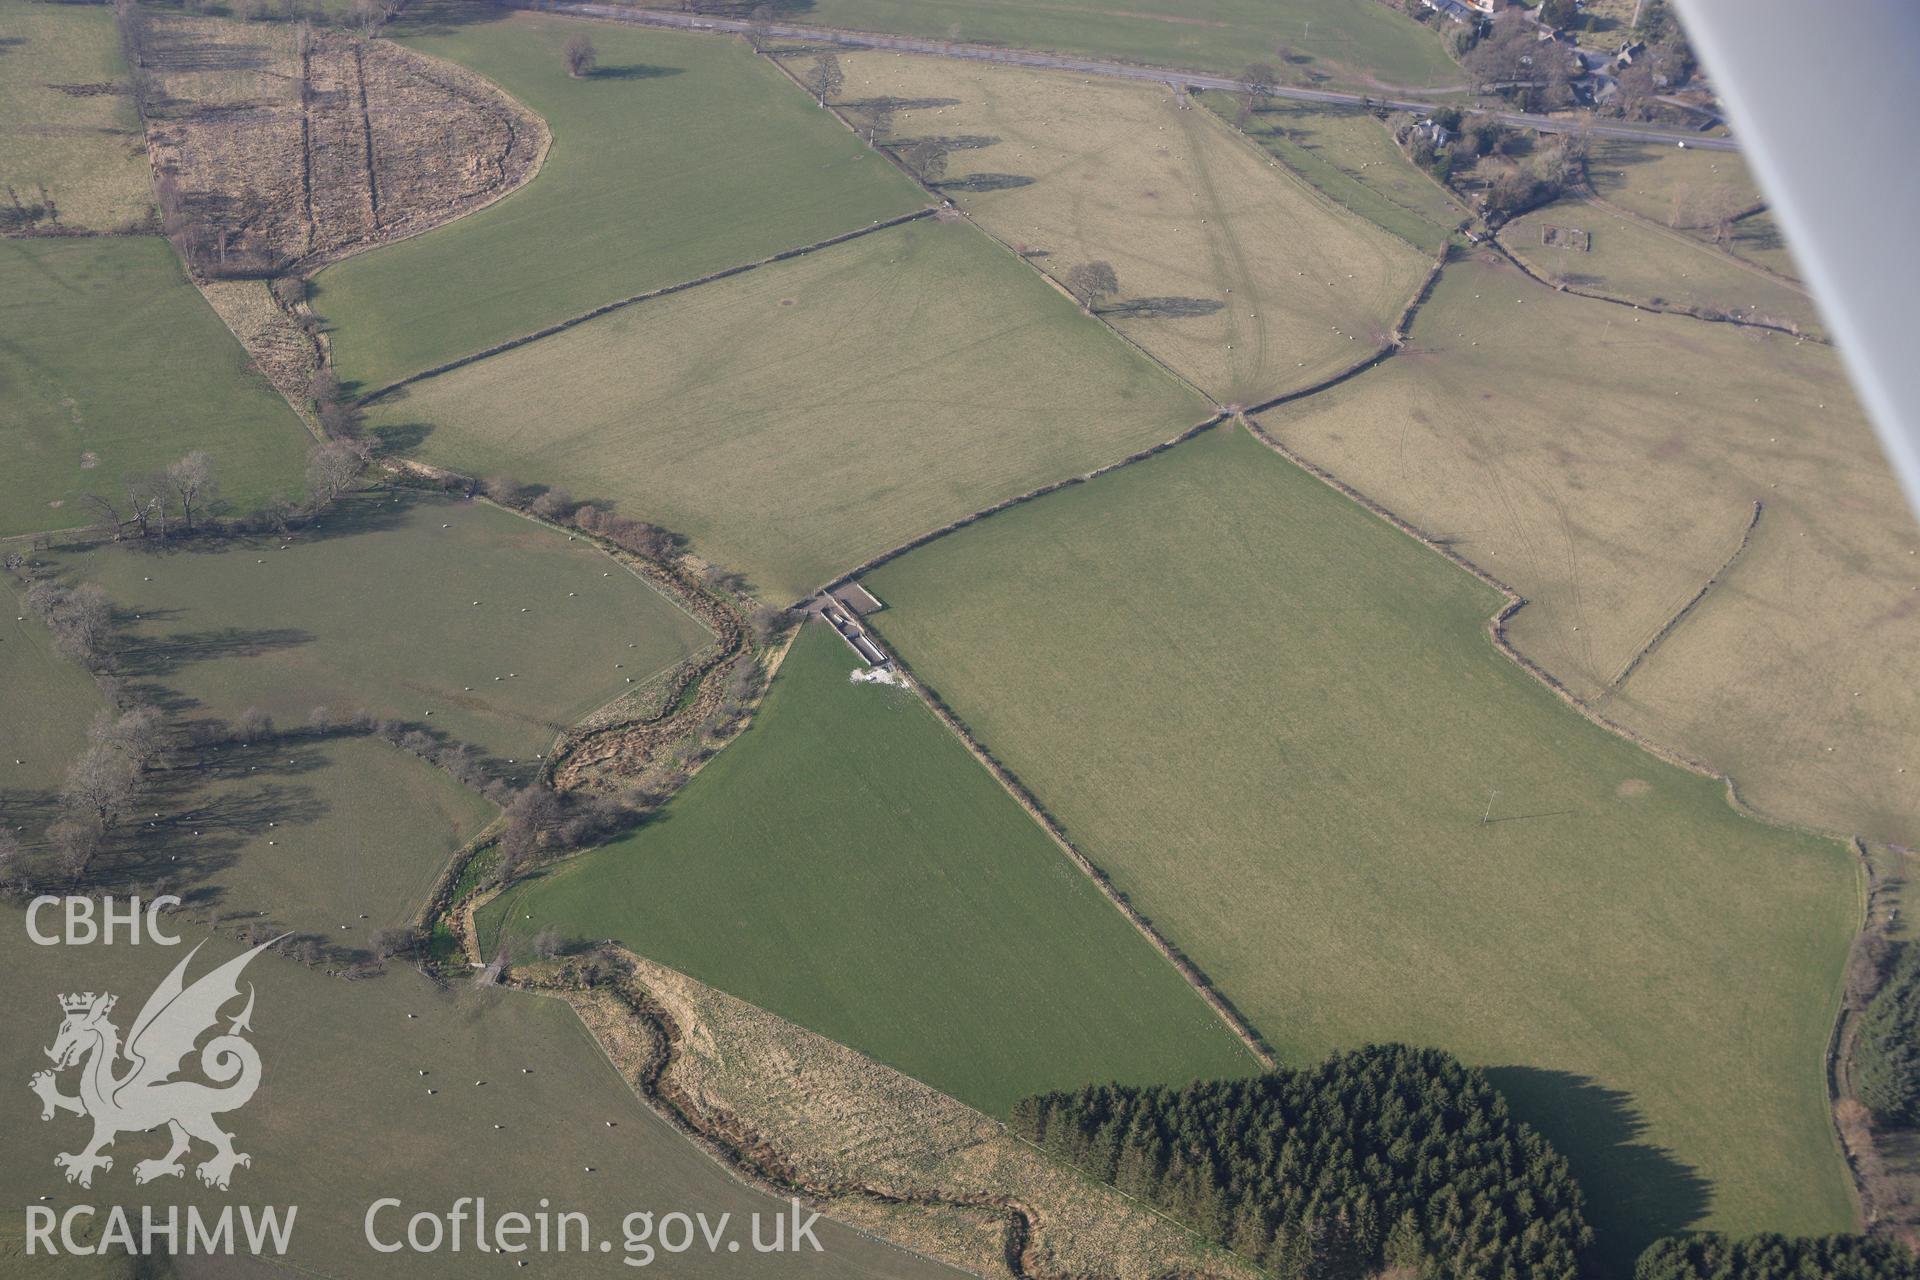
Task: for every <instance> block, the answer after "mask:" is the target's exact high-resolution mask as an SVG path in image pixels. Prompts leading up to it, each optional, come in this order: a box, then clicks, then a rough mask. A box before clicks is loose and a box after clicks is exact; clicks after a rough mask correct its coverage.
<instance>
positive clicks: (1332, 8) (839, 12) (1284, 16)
mask: <svg viewBox="0 0 1920 1280" xmlns="http://www.w3.org/2000/svg"><path fill="white" fill-rule="evenodd" d="M650 7H653V8H663V9H664V8H669V7H671V6H670V5H668V4H667V3H665V2H664V0H652V3H651V4H650ZM782 20H783V21H789V22H791V21H796V20H798V21H804V22H817V23H819V24H820V25H821V26H823V27H850V28H853V29H855V30H858V31H885V32H890V33H894V34H898V35H915V36H931V37H934V38H936V39H943V40H963V41H967V42H969V43H975V44H1004V45H1011V46H1014V47H1017V48H1025V49H1049V50H1053V51H1055V52H1059V53H1074V54H1083V55H1087V56H1090V57H1098V58H1113V59H1117V60H1121V61H1127V62H1144V63H1149V64H1152V65H1155V66H1174V67H1183V68H1190V69H1193V70H1197V71H1216V72H1223V73H1226V74H1230V75H1238V74H1239V73H1240V71H1241V70H1242V69H1243V68H1244V67H1245V66H1246V65H1247V64H1248V63H1249V62H1260V61H1264V62H1271V63H1275V64H1276V65H1277V64H1279V63H1280V59H1279V57H1278V56H1277V50H1279V49H1280V48H1281V47H1282V46H1285V47H1287V48H1289V49H1291V50H1292V51H1293V53H1294V60H1293V61H1292V62H1291V63H1289V64H1287V65H1286V66H1285V67H1284V68H1283V70H1284V73H1285V75H1284V78H1285V79H1287V80H1289V81H1291V82H1295V83H1301V84H1306V83H1310V82H1311V83H1319V82H1320V81H1322V80H1331V81H1332V82H1334V83H1336V84H1339V85H1344V86H1352V87H1356V88H1358V87H1367V88H1379V87H1381V85H1382V84H1383V83H1385V84H1392V85H1402V86H1407V87H1413V88H1429V87H1441V86H1458V85H1460V84H1461V83H1462V82H1463V81H1464V80H1465V79H1466V77H1465V75H1464V73H1463V72H1461V70H1460V68H1459V67H1458V66H1456V65H1454V63H1453V61H1452V60H1451V59H1450V58H1448V57H1447V55H1446V51H1445V50H1444V49H1442V48H1441V46H1440V41H1439V39H1438V38H1436V37H1435V35H1434V34H1433V27H1438V26H1440V25H1442V24H1439V23H1435V24H1433V27H1422V26H1421V25H1420V24H1419V23H1417V22H1415V21H1413V20H1412V19H1410V18H1408V17H1406V16H1405V15H1404V14H1401V13H1397V12H1395V11H1394V10H1393V9H1391V8H1388V7H1387V6H1385V5H1378V4H1355V3H1351V2H1350V0H948V3H945V4H939V5H929V4H926V3H924V2H923V0H814V3H811V4H808V5H805V6H800V7H799V12H795V13H787V14H784V15H782Z"/></svg>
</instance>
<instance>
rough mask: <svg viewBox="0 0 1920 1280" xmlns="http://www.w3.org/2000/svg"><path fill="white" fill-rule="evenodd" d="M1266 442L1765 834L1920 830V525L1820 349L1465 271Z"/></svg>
mask: <svg viewBox="0 0 1920 1280" xmlns="http://www.w3.org/2000/svg"><path fill="white" fill-rule="evenodd" d="M1262 425H1263V426H1264V427H1265V428H1266V429H1267V430H1269V431H1271V432H1273V433H1274V434H1275V435H1276V436H1278V437H1279V438H1280V439H1281V440H1283V441H1284V442H1285V443H1287V444H1288V445H1289V446H1291V447H1293V448H1294V449H1296V450H1298V451H1299V452H1300V453H1302V454H1303V455H1305V456H1306V457H1307V458H1308V459H1309V460H1310V461H1312V462H1314V463H1316V464H1318V465H1321V466H1323V467H1326V468H1328V469H1329V470H1331V471H1332V472H1334V473H1335V474H1336V475H1338V476H1340V477H1341V478H1342V479H1344V480H1346V481H1347V482H1348V483H1350V484H1352V485H1354V486H1355V487H1357V488H1358V489H1360V490H1361V491H1362V492H1363V493H1365V494H1367V495H1368V496H1370V497H1372V498H1375V499H1377V500H1378V501H1380V502H1382V503H1384V504H1385V505H1386V506H1388V507H1390V508H1392V509H1393V510H1394V511H1396V512H1398V513H1399V514H1400V515H1402V516H1404V517H1406V518H1407V519H1409V520H1412V521H1413V522H1414V523H1415V524H1417V525H1419V526H1421V527H1422V528H1424V529H1426V530H1427V531H1428V532H1430V533H1432V534H1434V535H1435V536H1438V537H1441V538H1444V539H1446V540H1448V541H1449V542H1450V543H1451V544H1452V545H1453V546H1454V547H1455V548H1456V549H1457V550H1458V551H1459V552H1460V553H1461V554H1462V555H1464V556H1466V557H1467V558H1468V559H1469V560H1471V561H1473V562H1474V563H1475V564H1478V565H1480V566H1482V567H1483V568H1485V569H1487V570H1488V571H1490V572H1491V573H1493V574H1495V575H1496V576H1498V577H1499V578H1501V579H1502V580H1504V581H1505V582H1507V583H1509V584H1511V585H1512V586H1513V587H1514V588H1515V589H1517V590H1518V591H1520V592H1521V593H1522V594H1523V595H1525V596H1526V597H1527V598H1528V600H1529V603H1528V605H1527V606H1526V608H1524V609H1523V610H1522V611H1521V612H1520V613H1519V615H1518V616H1517V617H1516V618H1515V619H1514V622H1513V624H1512V626H1511V635H1512V638H1513V640H1514V642H1515V644H1516V645H1517V646H1518V647H1519V648H1520V650H1521V651H1522V652H1523V653H1525V654H1527V655H1528V656H1530V657H1531V658H1533V659H1534V660H1536V661H1538V662H1540V663H1541V664H1542V665H1543V666H1545V667H1546V668H1547V669H1548V670H1549V671H1551V672H1552V673H1553V674H1554V675H1555V676H1557V677H1559V678H1560V679H1561V680H1563V681H1565V682H1566V683H1567V685H1568V686H1569V687H1570V688H1572V689H1573V691H1574V692H1575V693H1577V694H1578V695H1579V696H1581V697H1583V698H1586V699H1588V700H1590V701H1593V702H1595V703H1597V704H1598V705H1599V706H1600V707H1601V708H1602V709H1603V710H1604V711H1605V712H1606V714H1608V715H1609V716H1612V717H1614V718H1616V719H1618V720H1620V721H1621V722H1623V723H1625V724H1627V725H1629V726H1630V727H1632V728H1634V729H1637V730H1640V731H1642V732H1644V733H1646V734H1648V735H1649V736H1651V737H1652V738H1654V739H1655V740H1657V741H1660V742H1662V743H1665V744H1668V745H1670V746H1672V747H1675V748H1677V749H1679V750H1681V751H1683V752H1685V753H1687V754H1689V755H1692V756H1695V757H1697V758H1699V759H1701V760H1703V761H1705V762H1706V763H1708V764H1710V765H1712V766H1713V767H1714V768H1716V769H1720V770H1724V771H1726V772H1729V773H1730V774H1731V775H1732V776H1733V777H1734V779H1735V780H1736V781H1737V783H1738V784H1739V788H1740V793H1741V795H1742V796H1743V797H1744V798H1745V799H1747V800H1748V801H1749V802H1751V803H1752V804H1753V805H1754V806H1755V807H1757V808H1758V809H1760V810H1761V811H1763V812H1764V813H1767V814H1769V815H1771V816H1774V817H1777V818H1780V819H1784V820H1787V821H1791V822H1797V823H1803V824H1807V825H1810V826H1814V827H1817V828H1821V829H1824V830H1831V831H1843V832H1857V833H1859V834H1861V835H1863V836H1865V837H1867V838H1869V839H1873V840H1880V841H1887V842H1890V843H1894V844H1901V845H1910V844H1913V843H1914V842H1915V841H1916V839H1917V838H1920V705H1917V703H1920V699H1917V698H1916V694H1915V690H1916V689H1920V656H1917V655H1920V644H1916V643H1915V641H1916V639H1917V638H1920V532H1916V530H1915V527H1914V522H1913V518H1912V516H1911V515H1910V514H1909V512H1908V511H1907V509H1906V507H1905V504H1904V503H1903V502H1902V501H1901V498H1900V494H1899V492H1898V490H1897V489H1896V488H1895V485H1894V481H1893V479H1892V477H1891V475H1890V474H1889V472H1888V470H1887V467H1886V463H1885V461H1884V460H1883V459H1882V457H1881V454H1880V452H1879V449H1878V447H1877V445H1876V444H1875V442H1874V439H1873V437H1872V435H1871V433H1870V432H1869V430H1868V428H1867V426H1866V423H1865V421H1864V420H1863V418H1862V416H1861V414H1860V411H1859V409H1858V408H1857V407H1856V405H1855V403H1854V401H1853V398H1852V394H1851V392H1850V390H1849V389H1848V386H1847V382H1846V378H1845V375H1844V373H1843V371H1842V370H1841V367H1840V363H1839V360H1838V358H1837V357H1836V356H1835V354H1834V352H1833V351H1832V349H1831V348H1828V347H1825V346H1821V345H1819V344H1816V343H1812V342H1806V343H1801V342H1797V341H1796V340H1794V339H1793V338H1790V337H1786V336H1783V335H1779V334H1772V333H1767V332H1764V331H1758V330H1751V329H1746V330H1743V329H1738V328H1735V327H1733V326H1730V325H1723V324H1709V323H1706V322H1703V321H1700V320H1696V319H1692V318H1689V317H1682V316H1662V315H1656V314H1652V313H1644V312H1641V313H1636V312H1633V311H1629V310H1626V309H1624V308H1620V307H1616V306H1613V305H1611V304H1608V303H1604V302H1596V301H1592V300H1589V299H1584V298H1579V297H1574V296H1572V295H1569V294H1562V293H1554V292H1552V291H1549V290H1545V289H1542V288H1541V287H1540V286H1539V285H1537V284H1535V283H1533V282H1532V281H1529V280H1528V279H1527V278H1526V277H1525V276H1524V275H1522V274H1521V273H1520V272H1519V271H1518V270H1516V269H1515V268H1513V267H1512V266H1510V265H1507V264H1504V263H1501V262H1499V261H1498V260H1497V259H1489V258H1488V257H1485V256H1482V257H1476V258H1474V259H1473V260H1471V261H1465V262H1459V263H1455V264H1453V265H1452V266H1450V267H1449V268H1448V269H1447V271H1446V273H1445V274H1444V275H1443V277H1442V279H1441V282H1440V284H1439V286H1438V287H1437V288H1436V289H1435V291H1434V294H1433V296H1432V298H1431V300H1430V301H1429V302H1428V304H1427V305H1426V306H1424V307H1423V308H1422V310H1421V312H1420V314H1419V316H1418V318H1417V320H1416V322H1415V324H1414V326H1413V344H1412V346H1411V347H1410V348H1409V349H1408V350H1407V352H1406V353H1405V354H1403V355H1402V356H1400V357H1399V358H1397V359H1394V360H1391V361H1389V362H1388V363H1387V364H1386V365H1384V366H1382V367H1381V368H1379V369H1376V370H1374V371H1372V372H1369V373H1368V374H1366V375H1363V376H1362V377H1360V378H1358V379H1355V380H1354V381H1352V382H1350V383H1348V384H1346V385H1344V386H1341V387H1339V388H1337V389H1335V390H1333V391H1331V392H1328V393H1327V394H1325V395H1324V396H1317V397H1315V398H1313V399H1312V400H1311V401H1308V402H1305V403H1301V404H1299V405H1295V406H1289V407H1287V408H1285V409H1281V410H1277V411H1275V412H1273V413H1270V414H1267V415H1265V416H1264V418H1263V421H1262ZM1756 501H1759V502H1761V503H1762V504H1763V513H1762V515H1761V518H1760V520H1759V523H1758V525H1757V526H1756V527H1755V529H1754V532H1753V536H1752V539H1751V543H1750V545H1749V546H1748V548H1747V550H1746V551H1745V552H1744V553H1743V554H1742V555H1741V556H1740V557H1739V559H1738V560H1737V562H1736V563H1735V564H1734V566H1733V567H1732V569H1731V570H1730V571H1729V572H1727V573H1726V575H1725V576H1724V577H1723V578H1722V579H1721V580H1720V581H1719V582H1718V583H1717V585H1715V586H1714V587H1713V588H1712V589H1711V590H1710V591H1708V593H1707V595H1706V598H1705V600H1704V602H1703V603H1701V604H1700V605H1699V606H1698V607H1697V608H1695V609H1694V610H1693V611H1692V612H1691V613H1690V614H1688V616H1687V617H1686V618H1685V620H1684V621H1683V622H1681V623H1680V624H1679V626H1678V627H1677V628H1675V629H1674V631H1673V632H1672V633H1671V634H1670V635H1668V636H1667V637H1666V638H1665V640H1664V641H1663V642H1662V643H1660V644H1659V646H1658V647H1657V648H1655V649H1654V650H1653V651H1652V653H1651V654H1650V655H1649V656H1648V657H1647V658H1646V659H1645V660H1644V661H1642V662H1640V663H1639V665H1638V666H1637V667H1635V668H1634V670H1633V671H1632V673H1631V675H1630V677H1629V678H1627V679H1626V680H1625V681H1624V683H1620V684H1616V682H1618V681H1619V680H1620V678H1621V676H1622V674H1623V672H1625V671H1626V670H1627V668H1628V666H1629V664H1630V663H1631V662H1632V661H1633V659H1634V656H1635V654H1636V653H1638V652H1639V651H1641V650H1642V649H1643V648H1644V647H1645V646H1647V645H1648V644H1649V643H1650V642H1651V641H1653V640H1654V639H1655V637H1656V636H1658V635H1659V634H1660V632H1661V630H1662V628H1663V627H1664V626H1665V625H1666V624H1667V622H1668V621H1669V620H1670V619H1671V618H1673V617H1674V615H1675V614H1676V613H1678V612H1679V611H1680V610H1681V609H1682V608H1683V607H1684V606H1685V605H1686V604H1687V602H1688V601H1689V600H1690V599H1692V598H1693V597H1694V596H1695V595H1696V593H1698V592H1699V591H1700V590H1701V588H1702V587H1703V586H1704V585H1705V584H1706V583H1707V582H1708V580H1709V578H1710V577H1712V576H1713V575H1715V574H1716V572H1717V571H1718V570H1719V569H1720V566H1721V565H1723V564H1724V563H1725V562H1726V561H1727V559H1728V557H1729V556H1730V555H1731V554H1732V553H1733V552H1734V550H1735V548H1736V547H1737V546H1738V544H1739V541H1740V538H1741V535H1742V531H1743V529H1744V528H1745V527H1746V525H1747V522H1748V521H1749V519H1750V518H1751V513H1752V509H1753V504H1754V502H1756Z"/></svg>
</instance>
